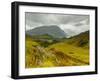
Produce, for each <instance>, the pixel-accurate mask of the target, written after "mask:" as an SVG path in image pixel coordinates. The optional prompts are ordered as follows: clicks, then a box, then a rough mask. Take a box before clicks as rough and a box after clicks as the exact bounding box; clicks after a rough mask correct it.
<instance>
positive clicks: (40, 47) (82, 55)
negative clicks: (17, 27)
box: [25, 32, 89, 68]
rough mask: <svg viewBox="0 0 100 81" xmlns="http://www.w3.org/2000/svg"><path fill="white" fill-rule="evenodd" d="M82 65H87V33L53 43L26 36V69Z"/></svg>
mask: <svg viewBox="0 0 100 81" xmlns="http://www.w3.org/2000/svg"><path fill="white" fill-rule="evenodd" d="M46 37H47V35H46ZM84 65H89V33H88V32H86V33H82V34H79V35H77V36H74V37H71V38H69V39H64V40H63V39H62V41H60V42H55V43H48V41H47V42H44V41H40V40H38V41H37V39H36V40H35V39H34V38H33V37H30V36H26V55H25V67H26V68H38V67H60V66H84Z"/></svg>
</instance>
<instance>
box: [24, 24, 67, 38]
mask: <svg viewBox="0 0 100 81" xmlns="http://www.w3.org/2000/svg"><path fill="white" fill-rule="evenodd" d="M26 34H28V35H31V36H32V35H43V34H48V35H51V36H53V37H54V38H64V37H66V33H65V32H64V31H63V30H62V29H61V28H60V27H59V26H57V25H49V26H40V27H36V28H34V29H32V30H28V31H26Z"/></svg>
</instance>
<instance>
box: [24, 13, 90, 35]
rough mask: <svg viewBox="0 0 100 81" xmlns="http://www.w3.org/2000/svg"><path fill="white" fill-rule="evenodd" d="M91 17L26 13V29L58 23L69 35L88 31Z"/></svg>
mask: <svg viewBox="0 0 100 81" xmlns="http://www.w3.org/2000/svg"><path fill="white" fill-rule="evenodd" d="M89 19H90V18H89V15H77V14H50V13H32V12H26V13H25V25H26V31H27V30H31V29H34V28H36V27H40V26H48V25H57V26H59V27H60V28H61V29H62V30H63V31H64V32H65V33H66V35H67V36H69V37H70V36H74V35H77V34H79V33H81V32H85V31H88V30H89Z"/></svg>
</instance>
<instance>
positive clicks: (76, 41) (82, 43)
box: [65, 31, 89, 48]
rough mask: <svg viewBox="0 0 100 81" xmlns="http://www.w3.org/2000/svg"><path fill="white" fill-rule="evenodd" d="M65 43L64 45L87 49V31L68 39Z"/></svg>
mask: <svg viewBox="0 0 100 81" xmlns="http://www.w3.org/2000/svg"><path fill="white" fill-rule="evenodd" d="M65 41H66V43H69V44H72V45H75V46H79V47H86V48H89V31H86V32H82V33H80V34H78V35H76V36H73V37H70V38H69V39H67V40H65Z"/></svg>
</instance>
